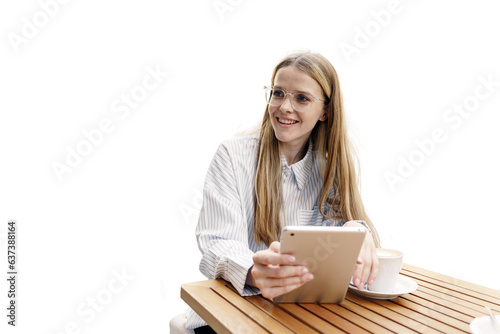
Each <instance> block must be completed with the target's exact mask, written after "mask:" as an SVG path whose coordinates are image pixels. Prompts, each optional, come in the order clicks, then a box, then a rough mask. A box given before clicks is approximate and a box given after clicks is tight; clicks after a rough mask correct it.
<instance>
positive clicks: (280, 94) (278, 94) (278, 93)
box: [273, 90, 285, 97]
mask: <svg viewBox="0 0 500 334" xmlns="http://www.w3.org/2000/svg"><path fill="white" fill-rule="evenodd" d="M283 95H285V94H283V92H282V91H280V90H275V91H273V96H274V97H283Z"/></svg>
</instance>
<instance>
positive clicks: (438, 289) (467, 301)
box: [412, 277, 500, 312]
mask: <svg viewBox="0 0 500 334" xmlns="http://www.w3.org/2000/svg"><path fill="white" fill-rule="evenodd" d="M412 279H413V280H415V281H416V282H417V283H418V284H419V290H422V291H426V292H427V293H428V294H431V295H435V296H439V297H440V298H443V299H447V300H454V301H456V302H458V303H459V304H460V305H464V306H467V307H469V308H471V309H473V310H476V311H480V310H479V309H482V310H484V306H489V307H491V309H492V310H494V311H496V312H500V305H498V304H495V303H491V302H489V301H486V300H483V299H479V298H476V297H474V296H471V295H468V294H463V293H461V292H457V291H456V290H451V289H449V288H447V287H442V286H438V285H436V284H434V283H429V282H428V281H425V280H423V279H421V278H417V277H412Z"/></svg>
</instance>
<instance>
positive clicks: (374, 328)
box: [321, 304, 393, 334]
mask: <svg viewBox="0 0 500 334" xmlns="http://www.w3.org/2000/svg"><path fill="white" fill-rule="evenodd" d="M321 306H323V307H324V308H326V309H327V310H328V311H330V312H332V313H335V314H336V315H338V316H339V317H342V318H344V319H346V320H348V321H350V322H352V323H354V324H356V325H358V326H360V327H362V328H364V329H365V330H367V331H369V332H370V333H377V334H378V333H393V332H392V331H390V330H388V329H387V328H386V327H383V326H381V325H380V324H377V323H374V322H372V321H370V320H368V319H366V318H364V317H363V316H361V315H359V314H356V313H354V312H352V311H351V310H348V309H346V308H344V307H342V306H340V305H338V304H322V305H321Z"/></svg>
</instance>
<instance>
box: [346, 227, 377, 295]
mask: <svg viewBox="0 0 500 334" xmlns="http://www.w3.org/2000/svg"><path fill="white" fill-rule="evenodd" d="M344 226H354V227H361V226H362V227H363V228H366V227H364V226H363V225H362V224H360V223H357V222H348V223H346V224H345V225H344ZM378 267H379V262H378V257H377V253H376V247H375V243H374V241H373V238H372V235H371V233H369V232H367V233H366V236H365V240H364V241H363V246H361V251H360V252H359V257H358V260H357V261H356V268H355V269H354V273H353V275H352V282H353V283H354V285H355V286H356V287H357V288H358V289H360V290H361V289H363V288H364V286H365V284H366V283H368V285H372V284H373V282H374V281H375V279H376V278H377V275H378Z"/></svg>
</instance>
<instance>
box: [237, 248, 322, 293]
mask: <svg viewBox="0 0 500 334" xmlns="http://www.w3.org/2000/svg"><path fill="white" fill-rule="evenodd" d="M279 250H280V243H279V242H277V241H275V242H273V243H272V244H271V245H270V246H269V249H267V250H264V251H259V252H257V253H255V254H254V256H253V262H254V265H253V266H252V268H251V269H250V270H249V271H248V275H247V281H246V283H247V284H248V285H252V286H255V287H257V288H259V289H260V291H261V293H262V296H264V297H266V298H270V299H272V298H274V297H277V296H281V295H283V294H285V293H287V292H290V291H292V290H294V289H297V288H299V287H300V286H302V285H303V284H304V283H306V282H309V281H310V280H312V279H313V278H314V276H313V275H312V274H311V273H309V271H308V269H307V268H306V267H304V266H296V265H293V264H294V263H295V257H293V256H292V255H289V254H280V252H279Z"/></svg>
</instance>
